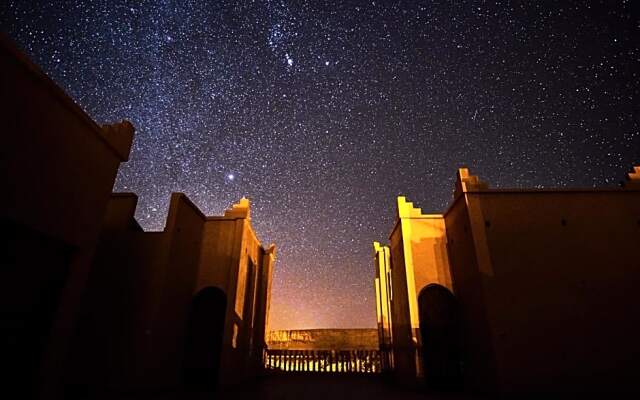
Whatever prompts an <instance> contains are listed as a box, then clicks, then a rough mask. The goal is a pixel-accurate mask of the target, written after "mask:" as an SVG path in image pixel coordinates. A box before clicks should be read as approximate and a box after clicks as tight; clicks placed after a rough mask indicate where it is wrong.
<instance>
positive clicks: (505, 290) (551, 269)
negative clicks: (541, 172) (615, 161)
mask: <svg viewBox="0 0 640 400" xmlns="http://www.w3.org/2000/svg"><path fill="white" fill-rule="evenodd" d="M467 196H469V197H476V198H479V204H480V209H479V211H480V212H482V215H481V216H479V219H481V220H483V221H484V222H483V227H482V228H484V230H485V237H486V246H487V248H488V252H489V254H490V265H491V269H490V274H487V273H481V281H482V284H483V296H484V301H485V307H486V312H487V317H488V320H489V324H490V329H491V332H492V343H491V344H492V347H493V349H494V354H495V358H496V367H497V378H498V381H499V382H498V384H499V386H500V389H501V390H504V391H511V390H530V389H531V388H532V387H536V388H541V389H544V388H545V386H546V387H548V388H549V389H553V390H556V389H557V388H567V389H572V388H576V387H579V386H584V385H587V383H586V382H590V385H591V386H593V385H597V386H600V387H602V388H606V387H608V386H620V385H621V384H622V382H625V381H626V382H630V381H631V380H636V381H637V379H638V378H640V374H638V373H637V372H636V373H632V371H634V370H636V369H635V367H634V365H635V361H634V356H632V354H639V353H640V345H639V344H638V341H637V338H638V335H639V334H640V317H639V316H638V313H636V312H634V311H633V310H638V309H640V299H639V298H638V297H637V286H636V284H635V282H637V280H638V279H640V259H638V258H637V257H633V256H632V254H631V251H630V249H633V248H635V247H637V246H638V243H640V225H639V224H638V220H639V219H640V191H638V192H631V191H623V190H617V191H611V192H608V191H597V192H595V191H587V192H577V191H573V192H529V193H526V192H514V193H505V192H503V193H491V192H489V193H481V194H473V193H470V194H468V195H467ZM625 375H627V376H625ZM625 378H626V379H625Z"/></svg>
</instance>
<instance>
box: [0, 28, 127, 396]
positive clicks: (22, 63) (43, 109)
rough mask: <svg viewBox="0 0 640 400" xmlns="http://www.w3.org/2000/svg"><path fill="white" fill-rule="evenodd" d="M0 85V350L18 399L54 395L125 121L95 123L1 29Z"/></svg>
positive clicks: (123, 155) (122, 145)
mask: <svg viewBox="0 0 640 400" xmlns="http://www.w3.org/2000/svg"><path fill="white" fill-rule="evenodd" d="M0 87H2V91H1V92H0V113H1V115H2V121H3V127H2V131H3V134H2V138H3V143H2V146H0V183H1V184H2V187H3V188H4V191H3V193H2V196H0V225H1V227H2V230H3V232H9V233H10V237H11V240H10V241H7V242H5V244H4V245H3V246H6V247H3V248H2V249H1V252H0V258H1V259H0V262H1V263H2V266H3V268H2V275H1V276H0V282H2V284H0V285H1V286H0V292H1V293H2V295H1V296H2V298H1V299H0V301H1V303H2V304H3V310H2V314H3V316H2V318H1V319H2V321H3V323H2V327H1V328H2V329H0V330H1V331H2V332H3V335H7V336H12V337H14V336H15V339H16V343H18V344H17V345H14V346H12V348H11V349H6V350H7V351H5V349H3V351H2V353H3V354H5V356H4V357H5V361H6V362H7V363H8V364H9V365H12V366H13V367H12V368H11V370H12V371H13V373H15V375H16V376H15V379H14V378H13V377H7V378H8V379H7V381H8V382H10V383H15V384H16V385H18V386H19V387H20V390H21V391H22V390H24V388H30V390H31V391H30V392H29V393H24V396H25V397H38V396H41V397H43V398H55V397H57V396H62V388H61V385H60V382H61V376H62V374H63V371H64V370H65V369H66V368H67V367H68V365H67V354H68V352H69V349H70V345H71V344H72V343H71V342H70V340H69V339H70V338H71V337H72V332H73V330H74V327H75V323H76V318H77V312H78V307H79V304H80V303H81V301H82V293H83V291H84V289H85V284H86V280H87V276H88V274H89V271H90V265H91V257H92V255H93V252H94V248H95V245H96V240H97V237H98V232H99V229H100V223H101V220H102V216H103V213H104V211H105V206H106V204H107V201H108V198H109V194H110V192H111V188H112V186H113V182H114V179H115V176H116V172H117V169H118V166H119V164H120V162H122V161H126V159H127V157H128V153H129V148H130V146H131V141H132V138H133V127H132V126H131V124H129V123H128V122H125V123H123V124H119V125H116V126H113V127H111V128H109V127H100V126H98V125H97V124H96V123H95V122H94V121H93V120H91V118H90V117H88V116H87V115H86V114H85V113H84V112H83V111H82V110H81V109H80V107H78V106H77V105H76V104H75V103H74V102H73V100H71V99H70V98H69V97H68V96H67V95H66V94H65V93H64V91H63V90H62V89H60V88H59V87H57V86H56V85H55V83H53V81H51V80H50V79H49V78H48V77H47V76H46V75H45V74H44V73H43V72H42V71H40V69H39V68H38V67H36V66H35V65H34V64H33V63H32V62H31V61H30V60H28V59H27V58H26V57H25V56H24V55H23V54H21V53H20V52H19V51H18V50H17V49H16V48H15V47H14V46H13V44H12V43H10V42H9V41H8V40H7V39H6V38H4V37H0ZM107 131H108V132H107ZM34 250H35V251H34ZM34 335H35V336H34ZM32 336H33V337H32ZM13 341H14V339H8V340H2V342H3V343H13ZM22 342H24V346H25V347H24V348H22V347H21V346H23V345H21V344H19V343H22ZM9 350H10V351H9ZM11 354H15V356H16V357H17V359H16V360H13V358H12V357H13V356H12V355H11ZM21 360H22V361H21ZM22 364H24V365H22ZM7 390H8V391H11V389H9V388H8V389H7Z"/></svg>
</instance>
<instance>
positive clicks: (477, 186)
mask: <svg viewBox="0 0 640 400" xmlns="http://www.w3.org/2000/svg"><path fill="white" fill-rule="evenodd" d="M488 188H489V185H487V183H486V182H483V181H481V180H480V178H478V176H477V175H470V174H469V169H468V168H458V176H457V179H456V190H455V197H458V196H459V195H460V194H462V193H467V192H478V191H481V190H486V189H488Z"/></svg>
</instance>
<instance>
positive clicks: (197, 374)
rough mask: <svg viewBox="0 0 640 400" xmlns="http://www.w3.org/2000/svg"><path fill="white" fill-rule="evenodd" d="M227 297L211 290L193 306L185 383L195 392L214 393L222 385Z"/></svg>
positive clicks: (202, 291) (187, 340)
mask: <svg viewBox="0 0 640 400" xmlns="http://www.w3.org/2000/svg"><path fill="white" fill-rule="evenodd" d="M226 307H227V297H226V296H225V294H224V292H223V291H222V290H221V289H218V288H214V287H208V288H205V289H202V290H201V291H200V292H198V293H197V294H196V295H195V296H194V298H193V301H192V303H191V311H190V313H189V322H188V326H187V336H186V343H185V347H186V348H185V363H184V383H185V386H186V387H187V388H188V389H192V390H213V389H215V388H216V386H217V383H218V373H219V369H220V356H221V353H222V335H223V332H224V320H225V311H226Z"/></svg>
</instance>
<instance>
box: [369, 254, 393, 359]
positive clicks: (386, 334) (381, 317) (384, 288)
mask: <svg viewBox="0 0 640 400" xmlns="http://www.w3.org/2000/svg"><path fill="white" fill-rule="evenodd" d="M373 250H374V264H375V266H376V268H375V279H374V285H375V293H376V317H377V325H378V343H379V348H380V350H381V351H382V360H383V365H382V368H383V369H384V370H391V369H392V368H393V353H392V347H391V345H392V343H393V336H392V327H391V325H392V321H391V316H392V314H391V294H392V289H391V253H390V249H389V247H388V246H381V245H380V243H378V242H374V243H373Z"/></svg>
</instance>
